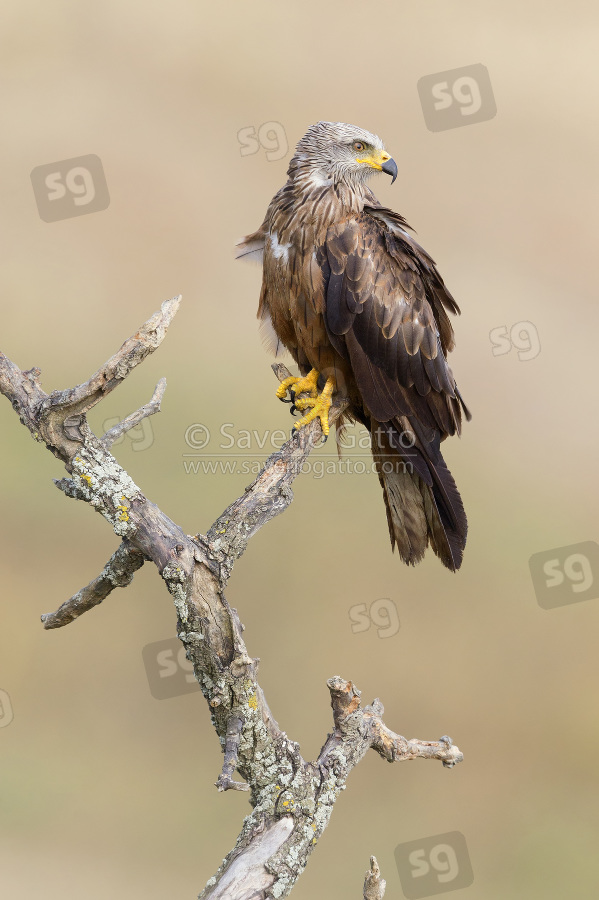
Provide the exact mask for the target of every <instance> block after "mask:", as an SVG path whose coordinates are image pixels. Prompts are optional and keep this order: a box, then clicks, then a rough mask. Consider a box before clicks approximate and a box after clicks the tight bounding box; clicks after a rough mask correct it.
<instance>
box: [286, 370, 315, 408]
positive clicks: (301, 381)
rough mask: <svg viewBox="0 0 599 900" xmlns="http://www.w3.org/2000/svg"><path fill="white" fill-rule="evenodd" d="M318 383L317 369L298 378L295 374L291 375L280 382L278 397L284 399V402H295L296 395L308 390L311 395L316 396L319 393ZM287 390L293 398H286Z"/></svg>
mask: <svg viewBox="0 0 599 900" xmlns="http://www.w3.org/2000/svg"><path fill="white" fill-rule="evenodd" d="M317 383H318V372H317V371H316V369H312V371H311V372H310V373H309V374H308V375H306V377H305V378H296V377H295V376H294V375H291V376H290V377H289V378H286V379H285V381H282V382H281V383H280V385H279V387H278V388H277V397H278V398H279V400H282V401H283V403H295V398H296V396H298V395H299V394H304V393H306V392H308V393H309V394H310V396H311V397H316V396H317V394H318V390H317V387H316V385H317ZM287 391H289V393H290V394H291V400H287V399H286V396H287Z"/></svg>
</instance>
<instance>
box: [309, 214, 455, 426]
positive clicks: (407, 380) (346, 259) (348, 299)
mask: <svg viewBox="0 0 599 900" xmlns="http://www.w3.org/2000/svg"><path fill="white" fill-rule="evenodd" d="M376 212H377V214H378V213H380V210H378V209H377V210H376ZM384 212H385V213H386V211H384ZM394 221H395V224H396V228H397V229H398V231H397V233H395V232H391V231H390V229H389V226H388V222H387V221H386V220H383V219H381V218H379V217H378V216H373V215H370V214H369V213H362V214H360V215H356V216H355V217H353V218H351V219H348V220H346V221H344V222H342V223H340V224H338V225H333V226H331V227H330V228H329V229H328V231H327V234H326V239H325V242H324V245H323V247H322V248H320V253H319V254H318V255H317V259H319V260H320V265H321V268H322V271H323V277H324V283H325V285H326V308H325V321H326V326H327V331H328V334H329V338H330V340H331V342H332V344H333V346H334V347H335V348H336V349H337V351H338V352H339V353H341V354H342V355H343V356H345V358H347V359H349V360H350V362H351V365H352V369H353V371H354V374H355V377H356V382H357V385H358V388H359V389H360V391H361V393H362V395H363V398H364V402H365V404H366V406H367V407H368V409H369V410H370V411H371V413H372V414H373V415H374V416H375V417H376V418H377V419H378V420H379V421H387V420H388V419H390V418H392V417H393V416H398V415H416V416H417V417H418V419H419V420H420V421H421V422H422V423H423V424H427V425H429V426H432V427H434V428H438V429H439V430H440V431H441V432H442V433H443V434H454V433H455V432H456V431H457V432H459V429H460V423H461V402H460V399H459V397H458V395H457V393H456V387H455V380H454V378H453V375H452V373H451V369H450V368H449V365H448V363H447V359H446V355H445V353H446V348H447V347H449V346H452V344H453V331H452V330H451V324H449V320H448V319H447V313H446V312H445V305H447V306H448V308H451V306H453V308H455V309H457V307H456V305H455V302H454V301H453V299H452V298H451V297H450V295H449V294H448V293H446V294H445V295H442V293H441V292H442V289H443V283H442V281H441V278H440V276H439V275H438V273H437V270H436V268H435V266H434V263H433V262H432V260H431V259H430V257H428V255H427V254H425V253H424V251H422V252H421V253H420V248H418V245H417V244H416V242H415V241H412V239H411V238H409V236H408V234H407V232H405V231H403V227H402V226H400V225H399V224H397V223H398V222H400V223H403V224H404V225H405V222H404V220H403V219H402V218H401V216H399V217H396V220H394ZM400 229H401V235H404V236H405V240H403V238H402V237H401V235H400V233H399V230H400ZM443 297H445V301H444V302H442V299H443ZM444 304H445V305H444ZM444 319H447V327H446V328H444V329H443V330H442V328H441V323H442V322H444ZM447 329H449V330H447ZM443 334H444V337H443ZM383 413H386V414H387V418H386V419H382V418H381V415H382V414H383Z"/></svg>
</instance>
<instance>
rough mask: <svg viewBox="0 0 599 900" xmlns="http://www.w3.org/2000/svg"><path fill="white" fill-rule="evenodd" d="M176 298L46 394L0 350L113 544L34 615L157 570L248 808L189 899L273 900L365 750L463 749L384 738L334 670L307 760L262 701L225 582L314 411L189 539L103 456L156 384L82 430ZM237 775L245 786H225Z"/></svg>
mask: <svg viewBox="0 0 599 900" xmlns="http://www.w3.org/2000/svg"><path fill="white" fill-rule="evenodd" d="M179 303H180V298H179V297H176V298H174V299H173V300H167V301H166V302H165V303H163V304H162V307H161V309H160V311H159V312H157V313H155V314H154V315H153V316H152V317H151V318H150V319H148V321H147V322H146V323H145V324H144V325H142V327H141V328H140V329H139V331H138V332H137V333H136V334H135V335H133V336H132V337H131V338H129V339H128V340H127V341H125V343H124V344H123V346H122V347H121V348H120V350H119V351H118V352H117V353H116V354H115V355H114V356H113V357H111V359H109V360H108V362H106V363H105V364H104V365H103V366H102V367H101V368H100V369H99V370H98V371H97V372H96V373H95V374H94V375H92V377H91V378H90V379H89V380H88V381H87V382H85V383H83V384H81V385H79V386H77V387H75V388H71V389H69V390H65V391H54V392H52V393H51V394H46V393H45V392H44V391H43V390H42V388H41V385H40V372H39V370H38V369H30V370H29V371H27V372H22V371H21V370H20V369H19V368H18V367H17V366H16V365H15V364H14V363H12V362H11V361H10V360H9V359H8V358H7V357H6V356H4V355H3V354H1V353H0V393H2V394H4V395H5V396H6V397H7V398H8V400H9V401H10V402H11V403H12V405H13V408H14V409H15V411H16V412H17V414H18V415H19V417H20V419H21V421H22V423H23V424H24V425H25V426H26V427H27V428H28V429H29V431H30V432H31V434H32V435H33V437H34V438H35V439H36V440H38V441H40V442H42V443H44V444H45V445H46V447H47V448H48V449H49V450H50V451H51V452H52V453H53V454H54V455H55V456H56V457H57V458H59V459H60V460H61V461H62V462H63V463H64V465H65V468H66V470H67V473H68V477H67V478H62V479H61V480H60V481H57V482H56V483H57V486H58V487H59V488H60V489H61V490H62V491H63V493H65V494H66V495H67V496H68V497H71V498H74V499H76V500H81V501H84V502H86V503H88V504H89V505H90V506H91V507H92V508H93V509H95V510H96V511H98V512H100V513H101V514H102V515H103V516H104V518H105V519H106V520H107V521H108V522H109V523H110V525H111V526H112V528H113V530H114V532H115V534H116V535H117V536H118V537H119V538H120V541H121V543H120V546H119V547H118V548H117V549H116V551H115V553H114V554H113V556H112V557H111V559H110V560H109V561H108V563H107V564H106V565H105V567H104V568H103V570H102V572H101V573H100V575H99V576H98V577H97V578H95V579H94V580H93V581H92V582H91V583H90V584H89V585H87V586H86V587H84V588H82V589H81V590H80V591H78V592H77V594H75V595H74V596H73V597H71V598H70V599H69V600H67V601H66V602H65V603H63V605H62V606H61V607H60V608H59V609H58V610H57V611H56V612H54V613H47V614H45V615H44V616H42V621H43V624H44V628H47V629H48V628H59V627H62V626H63V625H66V624H68V623H70V622H72V621H74V620H75V619H76V618H78V617H79V616H80V615H82V614H83V613H84V612H87V611H88V610H90V609H92V608H93V607H94V606H97V605H98V604H99V603H101V602H102V601H103V600H104V599H105V598H106V597H107V596H108V595H109V594H110V593H111V591H112V590H114V588H115V587H125V586H126V585H127V584H129V583H130V581H131V579H132V578H133V575H134V573H135V571H136V570H137V569H139V568H140V567H141V566H142V565H143V563H144V561H146V560H148V561H151V562H153V563H154V564H155V566H156V567H157V569H158V572H159V574H160V575H161V577H162V579H163V580H164V582H165V584H166V587H167V589H168V590H169V592H170V594H171V596H172V598H173V601H174V604H175V608H176V613H177V635H178V637H179V639H180V640H181V641H182V642H183V644H184V646H185V648H186V654H187V657H188V659H189V660H190V661H191V662H192V664H193V668H194V673H195V676H196V678H197V680H198V682H199V684H200V686H201V688H202V692H203V694H204V697H205V698H206V700H207V702H208V706H209V710H210V714H211V717H212V722H213V724H214V727H215V729H216V732H217V735H218V737H219V739H220V742H221V745H222V748H223V753H224V762H223V768H222V772H221V773H220V775H219V777H218V780H217V782H216V784H217V787H218V788H219V790H220V791H223V792H224V791H228V790H231V789H233V790H244V789H245V790H249V791H250V802H251V805H252V807H253V811H252V813H251V815H250V816H248V817H247V818H246V819H245V821H244V825H243V829H242V831H241V834H240V835H239V838H238V840H237V843H236V844H235V846H234V847H233V849H232V850H231V852H230V853H229V854H228V856H227V857H226V859H225V860H224V861H223V864H222V865H221V866H220V868H219V869H218V872H217V873H216V875H215V876H214V877H213V878H211V879H210V881H209V882H208V884H207V885H206V887H205V889H204V891H203V892H202V894H201V898H202V900H208V898H210V900H217V898H222V900H224V898H227V900H247V898H252V900H261V898H264V900H265V898H267V897H284V896H287V894H289V892H290V891H291V889H292V887H293V885H294V884H295V882H296V881H297V879H298V877H299V875H300V874H301V872H302V871H303V869H304V867H305V865H306V863H307V860H308V856H309V855H310V853H311V852H312V850H313V849H314V847H315V846H316V844H317V842H318V839H319V838H320V835H321V834H322V832H323V831H324V829H325V828H326V826H327V824H328V821H329V817H330V815H331V811H332V808H333V805H334V803H335V800H336V798H337V796H338V794H339V792H340V791H341V790H343V789H344V788H345V782H346V779H347V776H348V774H349V772H350V771H351V769H352V768H353V767H354V766H355V765H357V763H358V762H359V761H360V760H361V759H362V758H363V756H364V755H365V754H366V753H367V752H368V750H369V749H373V750H376V752H377V753H379V755H381V756H382V757H383V758H384V759H386V760H387V761H389V762H395V761H400V760H406V759H415V758H424V759H438V760H440V761H441V762H442V763H443V765H445V766H448V767H451V766H453V765H455V763H457V762H459V761H460V760H461V759H462V754H461V753H460V751H459V750H458V748H457V747H455V746H454V745H453V744H452V742H451V739H450V738H448V737H443V738H441V739H440V740H439V741H418V740H407V739H406V738H404V737H402V736H401V735H398V734H395V733H394V732H392V731H391V730H390V729H389V728H387V726H386V725H385V724H384V722H383V720H382V715H383V706H382V704H381V702H380V701H379V700H374V701H373V703H372V704H371V705H369V706H366V707H364V708H362V707H361V705H360V692H359V691H358V690H357V689H356V688H355V687H354V685H353V684H352V683H351V681H346V680H345V679H343V678H341V677H339V676H335V677H334V678H331V679H330V680H329V682H328V687H329V691H330V695H331V705H332V707H333V729H332V731H331V733H330V734H329V735H328V736H327V738H326V740H325V742H324V745H323V748H322V750H321V752H320V754H319V756H318V758H317V759H316V760H314V761H313V762H308V761H305V760H304V759H303V758H302V756H301V754H300V750H299V746H298V745H297V744H296V743H294V742H293V741H291V740H290V739H289V738H288V737H287V735H286V734H285V733H284V732H283V731H281V730H280V728H279V727H278V725H277V723H276V721H275V719H274V717H273V715H272V713H271V712H270V709H269V708H268V705H267V703H266V700H265V698H264V694H263V692H262V690H261V688H260V685H259V683H258V680H257V671H258V660H257V659H254V658H252V657H251V656H249V654H248V651H247V648H246V646H245V643H244V641H243V638H242V626H241V623H240V621H239V617H238V615H237V612H236V610H235V609H231V607H230V606H229V604H228V603H227V600H226V598H225V596H224V587H225V585H226V582H227V580H228V577H229V575H230V573H231V570H232V568H233V565H234V563H235V560H236V559H238V558H239V557H240V556H241V554H242V553H243V552H244V551H245V549H246V547H247V544H248V541H249V539H250V538H251V537H252V535H254V534H255V533H256V531H258V529H259V528H261V527H262V525H264V524H265V523H266V522H268V521H269V520H270V519H272V518H273V517H274V516H276V515H278V514H279V513H280V512H282V511H283V510H284V509H286V507H287V506H288V505H289V503H290V502H291V500H292V499H293V494H292V491H291V485H292V483H293V480H294V479H295V477H296V476H297V475H298V474H299V472H300V471H301V467H302V464H303V462H304V461H305V459H306V458H307V457H308V455H309V454H310V452H311V451H312V450H313V448H314V446H315V444H316V442H317V441H318V439H319V438H320V437H321V430H320V424H319V421H318V419H316V420H315V421H314V422H312V423H311V424H310V425H308V426H306V427H305V428H303V429H301V431H300V433H299V435H296V436H295V437H293V438H291V439H290V440H289V441H287V443H286V444H285V445H284V446H283V447H282V448H281V449H280V450H279V451H277V452H276V453H273V454H272V455H271V456H270V457H269V458H268V459H267V460H266V463H265V465H264V468H263V469H262V471H261V472H260V474H259V475H258V476H257V478H256V479H255V480H254V482H253V483H252V484H251V485H250V486H249V487H248V489H247V490H246V491H245V493H244V494H243V495H242V496H241V497H240V498H239V499H237V500H236V501H235V502H234V503H232V504H231V505H230V506H229V507H228V508H227V509H226V510H225V512H224V513H223V514H222V515H221V516H219V518H218V519H217V521H216V522H215V523H214V525H212V527H211V528H210V529H209V530H208V532H207V535H206V536H204V535H202V534H197V535H195V537H190V536H189V535H187V534H185V533H184V532H183V530H182V529H181V528H180V526H178V525H176V524H175V523H174V522H172V521H171V520H170V519H169V518H168V516H167V515H166V514H165V513H163V512H162V511H161V510H160V509H159V508H158V507H157V506H156V505H155V504H153V503H152V502H151V501H150V500H148V499H147V498H146V497H145V496H144V494H143V493H142V491H141V490H140V488H139V487H138V486H137V485H136V484H135V483H134V482H133V480H132V479H131V478H130V476H129V475H128V474H127V472H125V470H124V469H123V468H122V467H121V466H120V465H119V464H118V462H117V461H116V459H115V458H114V457H113V456H112V455H111V454H110V452H109V448H110V446H111V444H112V443H113V442H114V440H116V438H117V437H119V436H120V435H121V434H123V433H124V432H125V431H126V430H127V429H128V428H131V427H133V426H134V425H136V424H137V423H138V422H139V421H141V419H142V418H144V416H146V415H151V414H153V413H154V412H157V411H158V410H159V408H160V401H161V399H162V395H163V393H164V388H165V386H166V382H165V381H164V380H162V381H161V382H159V384H158V386H157V388H156V390H155V392H154V396H153V398H152V400H151V401H150V403H149V404H147V405H146V406H144V407H142V408H141V409H139V410H138V411H137V412H135V413H133V414H132V415H131V416H128V417H127V418H126V419H125V420H124V421H123V422H121V423H120V424H119V425H117V426H115V428H113V429H111V430H110V431H109V432H107V433H106V434H105V435H104V436H103V437H97V436H96V435H95V434H93V432H92V431H91V429H90V427H89V425H88V422H87V418H86V413H87V412H88V411H89V410H90V409H91V408H92V407H93V406H94V405H95V404H96V403H98V402H99V401H100V400H101V399H102V398H103V397H104V396H105V395H106V394H108V393H109V392H110V391H112V390H114V389H115V388H116V387H117V386H118V385H119V384H120V383H121V382H122V381H123V380H124V379H125V378H126V377H127V375H129V374H130V372H131V371H132V370H133V369H134V368H135V367H136V366H137V365H139V363H141V362H143V360H144V359H145V358H146V357H147V356H148V354H150V353H152V352H153V351H154V350H155V349H156V348H157V347H158V346H159V345H160V344H161V342H162V340H163V339H164V336H165V334H166V330H167V328H168V326H169V324H170V322H171V321H172V319H173V317H174V315H175V313H176V312H177V309H178V307H179ZM274 368H275V374H276V375H277V377H279V379H280V380H283V378H285V377H287V375H288V374H289V373H288V372H287V370H286V369H285V368H284V367H274ZM344 407H345V402H344V401H343V400H341V401H338V402H337V403H335V404H334V406H333V409H332V411H331V419H332V420H334V419H335V418H336V417H337V416H339V414H340V412H341V411H342V410H343V409H344ZM235 771H237V772H239V774H240V775H241V777H242V778H243V779H244V782H240V781H234V780H233V775H234V773H235ZM369 879H370V880H369ZM377 879H378V881H377ZM367 890H368V891H369V892H370V893H367ZM376 891H378V893H376ZM383 891H384V882H383V881H381V880H380V877H379V873H378V867H376V861H375V860H373V861H372V865H371V872H370V873H369V875H368V876H367V884H365V887H364V896H365V897H366V898H368V900H371V898H374V900H378V898H380V897H382V896H383Z"/></svg>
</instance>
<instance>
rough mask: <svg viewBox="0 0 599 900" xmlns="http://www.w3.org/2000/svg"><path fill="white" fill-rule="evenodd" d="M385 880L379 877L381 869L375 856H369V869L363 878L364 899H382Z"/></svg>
mask: <svg viewBox="0 0 599 900" xmlns="http://www.w3.org/2000/svg"><path fill="white" fill-rule="evenodd" d="M386 887H387V882H386V881H385V879H384V878H381V870H380V869H379V864H378V862H377V861H376V856H371V857H370V869H369V870H368V872H367V873H366V878H365V879H364V900H383V897H384V896H385V888H386Z"/></svg>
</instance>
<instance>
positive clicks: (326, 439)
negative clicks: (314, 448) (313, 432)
mask: <svg viewBox="0 0 599 900" xmlns="http://www.w3.org/2000/svg"><path fill="white" fill-rule="evenodd" d="M328 439H329V436H328V434H325V435H324V436H323V438H322V441H321V444H326V442H327V441H328Z"/></svg>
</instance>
